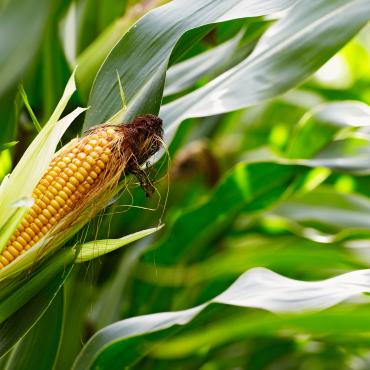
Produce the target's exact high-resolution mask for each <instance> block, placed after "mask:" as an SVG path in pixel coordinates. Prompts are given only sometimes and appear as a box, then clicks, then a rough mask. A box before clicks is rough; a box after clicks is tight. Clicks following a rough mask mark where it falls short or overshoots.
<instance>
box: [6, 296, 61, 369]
mask: <svg viewBox="0 0 370 370" xmlns="http://www.w3.org/2000/svg"><path fill="white" fill-rule="evenodd" d="M63 305H64V298H63V290H62V289H61V290H59V292H58V294H57V296H56V297H55V298H54V299H53V301H52V303H51V304H50V306H49V307H48V308H47V310H46V312H45V313H44V314H43V316H42V317H41V318H40V320H39V321H38V322H37V323H36V324H35V325H34V326H33V328H32V329H31V330H30V331H29V332H28V333H27V334H26V335H25V336H24V337H23V339H22V340H21V341H20V342H19V343H18V344H17V346H16V347H15V348H14V350H13V351H12V353H11V356H10V358H9V360H8V363H7V365H6V369H7V370H24V369H38V370H50V369H53V366H54V363H55V359H56V355H57V353H58V349H59V343H60V339H61V335H62V323H63ZM46 333H47V335H48V339H47V345H45V334H46ZM40 349H42V350H40Z"/></svg>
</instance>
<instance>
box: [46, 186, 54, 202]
mask: <svg viewBox="0 0 370 370" xmlns="http://www.w3.org/2000/svg"><path fill="white" fill-rule="evenodd" d="M50 188H51V186H50ZM54 190H55V189H54ZM45 197H47V198H48V201H50V200H51V199H53V198H54V194H53V193H52V192H51V191H49V190H46V191H45Z"/></svg>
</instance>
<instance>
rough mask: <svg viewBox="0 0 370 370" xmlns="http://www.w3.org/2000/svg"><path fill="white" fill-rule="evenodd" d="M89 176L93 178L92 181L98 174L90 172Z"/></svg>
mask: <svg viewBox="0 0 370 370" xmlns="http://www.w3.org/2000/svg"><path fill="white" fill-rule="evenodd" d="M90 176H91V177H92V178H93V179H96V178H97V177H98V174H97V173H96V172H95V171H90Z"/></svg>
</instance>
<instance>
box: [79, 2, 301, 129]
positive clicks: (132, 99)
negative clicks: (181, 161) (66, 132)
mask: <svg viewBox="0 0 370 370" xmlns="http://www.w3.org/2000/svg"><path fill="white" fill-rule="evenodd" d="M294 2H295V0H266V1H263V2H261V1H257V0H198V1H191V2H189V1H188V0H175V1H172V2H171V3H169V4H167V5H164V6H162V7H160V8H158V9H155V10H153V11H151V12H149V13H148V14H146V15H145V16H144V17H143V18H141V19H140V20H139V21H138V22H137V23H136V24H135V25H134V26H133V27H132V28H131V29H130V31H129V32H128V33H127V34H126V35H125V36H124V37H123V38H122V39H121V41H120V42H119V43H118V44H117V45H116V46H115V48H114V49H113V50H112V52H111V53H110V54H109V56H108V58H107V59H106V61H105V62H104V64H103V66H102V67H101V69H100V71H99V73H98V75H97V77H96V80H95V82H94V85H93V88H92V91H91V95H90V99H89V104H88V105H89V106H91V109H90V110H89V111H88V112H87V115H86V119H85V125H84V128H85V129H86V128H89V127H91V126H93V125H96V124H98V123H102V122H105V121H106V120H108V119H109V118H110V117H111V116H113V115H114V114H115V113H116V112H118V111H119V109H120V108H121V101H120V96H119V88H118V84H117V78H116V76H117V72H118V74H119V76H120V78H121V82H122V86H123V88H124V91H125V95H126V99H127V107H128V109H127V111H126V113H125V116H124V118H123V119H125V120H128V119H130V118H131V117H133V116H136V115H138V114H140V113H158V110H159V106H160V102H161V97H162V90H163V84H164V77H165V73H166V69H167V63H168V60H169V57H170V55H171V53H172V51H173V49H174V47H175V45H176V43H177V42H178V40H179V39H180V37H181V36H182V35H183V34H184V33H185V32H187V31H189V30H191V29H195V28H199V27H201V26H204V25H208V24H213V23H217V22H224V21H227V20H231V19H236V18H246V17H257V16H262V15H266V14H271V13H274V12H277V11H281V10H283V9H286V8H287V7H289V6H290V5H292V4H293V3H294ZM192 42H193V40H192V39H191V38H189V39H187V46H188V47H190V46H192Z"/></svg>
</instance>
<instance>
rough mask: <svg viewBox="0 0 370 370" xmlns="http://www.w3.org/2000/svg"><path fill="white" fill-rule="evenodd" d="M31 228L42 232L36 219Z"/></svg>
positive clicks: (36, 231)
mask: <svg viewBox="0 0 370 370" xmlns="http://www.w3.org/2000/svg"><path fill="white" fill-rule="evenodd" d="M30 229H31V230H32V231H34V233H35V234H37V233H39V232H40V228H39V227H38V225H37V223H36V220H35V222H34V223H32V224H31V225H30Z"/></svg>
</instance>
